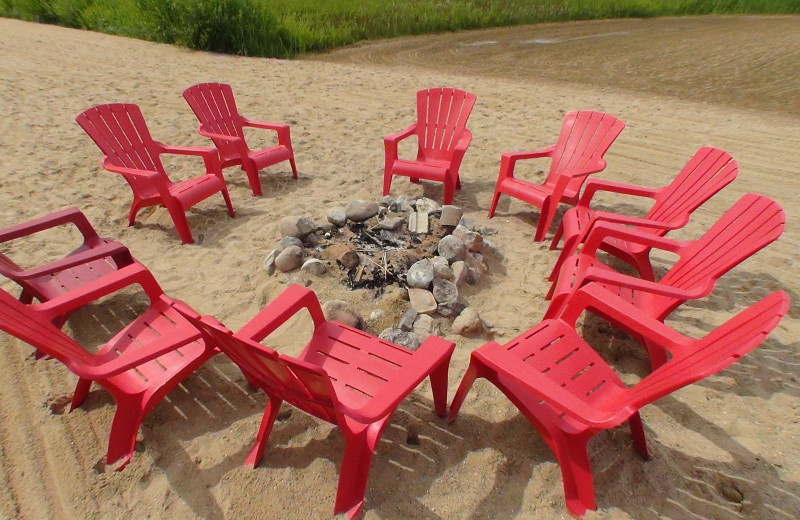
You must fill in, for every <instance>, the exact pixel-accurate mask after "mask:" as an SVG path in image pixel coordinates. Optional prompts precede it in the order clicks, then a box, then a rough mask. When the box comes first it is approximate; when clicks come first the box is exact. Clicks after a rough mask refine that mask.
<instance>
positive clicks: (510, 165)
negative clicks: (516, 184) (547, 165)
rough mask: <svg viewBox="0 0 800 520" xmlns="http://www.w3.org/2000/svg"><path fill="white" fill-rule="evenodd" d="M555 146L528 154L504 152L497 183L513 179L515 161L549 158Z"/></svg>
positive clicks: (501, 157)
mask: <svg viewBox="0 0 800 520" xmlns="http://www.w3.org/2000/svg"><path fill="white" fill-rule="evenodd" d="M555 149H556V147H555V145H553V146H548V147H547V148H545V149H543V150H534V151H529V152H506V153H504V154H503V155H501V156H500V175H499V177H498V181H500V180H502V179H506V178H512V177H514V167H515V166H516V164H517V161H520V160H523V159H539V158H542V157H550V156H551V154H552V153H553V150H555Z"/></svg>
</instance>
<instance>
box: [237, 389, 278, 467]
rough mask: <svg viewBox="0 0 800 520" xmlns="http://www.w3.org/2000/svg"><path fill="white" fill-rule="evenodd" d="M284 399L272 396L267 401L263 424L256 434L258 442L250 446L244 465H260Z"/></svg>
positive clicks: (262, 419) (262, 418)
mask: <svg viewBox="0 0 800 520" xmlns="http://www.w3.org/2000/svg"><path fill="white" fill-rule="evenodd" d="M282 402H283V400H281V399H278V398H276V397H273V396H270V397H269V401H268V402H267V407H266V409H265V410H264V415H263V416H262V417H261V426H259V428H258V435H256V442H255V443H253V447H252V448H250V452H249V453H248V454H247V457H246V458H245V459H244V465H245V466H250V467H253V468H254V467H256V466H258V463H259V462H261V457H263V456H264V450H265V449H266V447H267V442H268V441H269V435H270V433H272V425H273V424H275V418H276V417H278V411H279V410H280V409H281V403H282Z"/></svg>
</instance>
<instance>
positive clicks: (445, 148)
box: [417, 87, 476, 160]
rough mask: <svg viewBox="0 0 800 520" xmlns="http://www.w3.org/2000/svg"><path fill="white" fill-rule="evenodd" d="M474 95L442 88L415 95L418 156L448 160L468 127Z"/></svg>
mask: <svg viewBox="0 0 800 520" xmlns="http://www.w3.org/2000/svg"><path fill="white" fill-rule="evenodd" d="M475 99H476V96H475V94H471V93H469V92H465V91H463V90H459V89H455V88H449V87H441V88H431V89H425V90H420V91H419V92H417V137H418V139H419V155H421V156H422V157H425V158H427V159H434V160H449V159H450V158H451V157H452V155H453V151H454V150H455V147H456V145H457V144H458V141H459V140H460V139H461V136H462V135H463V133H464V130H465V129H466V126H467V119H469V115H470V113H471V112H472V107H473V106H474V105H475Z"/></svg>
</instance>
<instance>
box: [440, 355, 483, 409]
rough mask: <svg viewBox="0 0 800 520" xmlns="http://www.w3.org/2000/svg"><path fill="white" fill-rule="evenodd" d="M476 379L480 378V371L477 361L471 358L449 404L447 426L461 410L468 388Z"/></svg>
mask: <svg viewBox="0 0 800 520" xmlns="http://www.w3.org/2000/svg"><path fill="white" fill-rule="evenodd" d="M478 377H481V370H480V368H479V367H478V361H475V358H474V357H473V358H472V359H470V361H469V367H468V368H467V371H466V373H465V374H464V377H463V378H461V383H459V385H458V390H456V395H455V396H454V397H453V402H452V403H450V415H449V416H448V418H447V423H448V424H451V423H452V422H453V421H455V420H456V417H457V416H458V411H459V410H460V409H461V405H462V404H464V398H466V397H467V394H468V393H469V390H470V388H472V385H473V383H475V380H476V379H477V378H478Z"/></svg>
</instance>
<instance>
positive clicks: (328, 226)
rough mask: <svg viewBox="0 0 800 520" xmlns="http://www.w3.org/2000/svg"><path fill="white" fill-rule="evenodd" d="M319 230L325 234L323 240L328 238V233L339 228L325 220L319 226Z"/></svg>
mask: <svg viewBox="0 0 800 520" xmlns="http://www.w3.org/2000/svg"><path fill="white" fill-rule="evenodd" d="M319 229H321V230H322V231H325V232H326V235H325V238H330V232H331V231H333V230H334V229H339V226H337V225H336V224H333V223H331V222H328V221H327V220H326V221H325V222H323V223H322V224H320V225H319Z"/></svg>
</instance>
